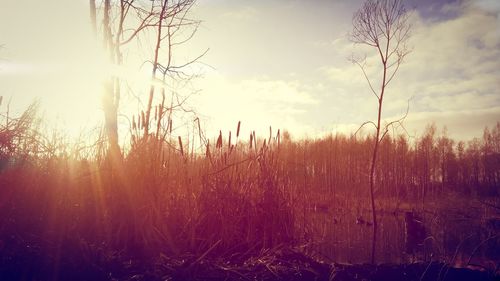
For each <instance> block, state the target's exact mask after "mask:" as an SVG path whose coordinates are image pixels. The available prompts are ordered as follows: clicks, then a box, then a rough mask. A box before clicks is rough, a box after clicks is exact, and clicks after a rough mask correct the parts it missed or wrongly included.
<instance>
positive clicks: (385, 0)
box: [351, 0, 410, 262]
mask: <svg viewBox="0 0 500 281" xmlns="http://www.w3.org/2000/svg"><path fill="white" fill-rule="evenodd" d="M409 31H410V25H409V23H408V13H407V10H406V9H405V7H404V5H403V1H401V0H368V1H366V2H365V3H364V4H363V6H362V7H361V8H360V9H359V10H358V11H357V12H356V13H355V14H354V18H353V31H352V33H351V40H352V41H353V42H354V43H357V44H364V45H367V46H369V47H373V48H374V49H375V50H376V52H377V54H378V56H379V57H380V62H381V65H382V70H381V71H382V80H381V81H380V82H381V83H380V88H379V89H376V88H375V86H374V84H373V83H372V81H371V80H370V78H369V77H368V75H367V72H366V70H365V64H364V59H362V60H359V59H354V58H353V60H352V61H353V62H354V63H356V64H357V65H358V66H359V67H360V68H361V70H362V71H363V75H364V77H365V78H366V81H367V82H368V85H369V87H370V90H371V92H372V93H373V95H374V96H375V97H376V98H377V103H378V106H377V107H378V114H377V121H376V122H373V121H369V122H366V123H365V124H372V125H374V127H375V131H376V132H375V138H374V140H373V142H374V145H373V153H372V157H371V159H372V160H371V167H370V174H369V181H370V198H371V205H372V218H373V226H374V227H373V245H372V262H374V261H375V241H376V232H377V216H376V210H375V198H374V185H375V182H374V180H375V169H376V161H377V156H378V152H379V145H380V142H381V141H382V139H383V138H384V136H385V135H386V134H387V133H388V130H389V128H390V127H391V126H393V125H395V124H401V122H402V121H403V119H404V117H403V118H402V119H399V120H396V121H393V122H390V123H388V124H386V125H385V126H383V127H382V125H381V118H382V106H383V101H384V95H385V93H386V89H387V86H388V85H389V83H390V82H391V81H392V80H393V78H394V76H395V75H396V73H397V71H398V69H399V67H400V65H401V63H402V62H403V59H404V58H405V56H406V55H407V54H408V53H409V49H408V48H407V46H406V42H407V40H408V38H409Z"/></svg>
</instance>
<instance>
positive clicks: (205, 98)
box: [193, 73, 317, 134]
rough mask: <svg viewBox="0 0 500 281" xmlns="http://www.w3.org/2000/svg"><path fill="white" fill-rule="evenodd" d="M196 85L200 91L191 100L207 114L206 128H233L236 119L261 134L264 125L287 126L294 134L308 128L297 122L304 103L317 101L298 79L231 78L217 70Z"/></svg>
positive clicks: (245, 127)
mask: <svg viewBox="0 0 500 281" xmlns="http://www.w3.org/2000/svg"><path fill="white" fill-rule="evenodd" d="M199 83H200V84H199V85H198V86H199V88H200V89H203V92H202V94H201V95H200V96H199V97H197V98H196V99H195V100H194V101H193V102H194V103H195V107H196V108H197V109H198V110H199V113H200V114H201V115H202V116H207V118H206V121H207V123H208V131H209V133H210V132H212V133H213V132H218V130H219V129H221V130H223V131H228V130H233V131H234V129H235V128H236V124H237V122H238V121H241V122H242V126H243V127H242V128H243V129H244V131H251V130H255V131H256V132H260V133H263V134H265V133H266V132H268V127H269V126H272V127H273V128H275V129H278V128H281V129H289V130H291V131H292V132H294V134H301V133H304V132H306V131H308V129H309V128H308V125H307V124H305V123H304V122H302V121H301V116H302V115H304V114H305V113H306V110H305V109H304V107H305V106H308V105H314V104H315V103H316V102H317V101H316V100H315V99H314V98H313V97H312V96H311V95H310V94H309V93H308V92H306V91H304V90H303V89H302V86H301V85H300V83H299V82H297V81H295V82H289V81H283V80H270V79H266V78H254V79H246V80H239V81H233V80H231V79H229V78H227V77H225V76H223V75H221V74H219V73H211V74H208V75H207V76H206V77H205V78H203V79H202V80H201V81H200V82H199Z"/></svg>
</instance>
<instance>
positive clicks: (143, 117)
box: [141, 110, 147, 128]
mask: <svg viewBox="0 0 500 281" xmlns="http://www.w3.org/2000/svg"><path fill="white" fill-rule="evenodd" d="M141 118H142V127H143V128H146V126H147V125H146V122H147V121H146V117H145V115H144V110H143V111H141Z"/></svg>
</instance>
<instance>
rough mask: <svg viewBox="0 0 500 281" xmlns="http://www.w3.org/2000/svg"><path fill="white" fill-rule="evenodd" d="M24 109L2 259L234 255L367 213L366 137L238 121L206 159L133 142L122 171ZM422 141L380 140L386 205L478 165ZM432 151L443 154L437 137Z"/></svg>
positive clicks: (3, 180)
mask: <svg viewBox="0 0 500 281" xmlns="http://www.w3.org/2000/svg"><path fill="white" fill-rule="evenodd" d="M31 110H33V109H31V108H30V109H28V111H27V112H26V113H25V114H23V115H22V116H21V117H20V118H18V119H15V120H14V119H11V120H10V121H9V122H7V124H9V125H8V126H5V127H2V129H1V134H0V136H2V139H1V141H2V142H1V148H0V151H1V153H2V154H1V159H0V160H1V161H2V163H4V164H3V166H2V167H1V171H0V187H1V188H0V214H1V215H0V241H1V243H0V247H1V248H2V249H1V250H2V251H3V253H5V255H4V256H6V257H7V256H10V257H16V256H19V257H30V262H31V263H33V264H36V265H44V264H51V265H53V266H56V265H57V264H60V263H64V262H68V259H75V258H77V259H81V260H83V261H86V262H87V263H90V264H92V263H95V262H102V263H105V262H106V261H107V260H108V259H110V257H113V256H114V257H116V256H127V257H130V256H134V257H140V258H143V259H147V258H151V257H157V256H159V255H166V256H182V255H186V254H188V253H189V254H192V255H194V256H197V257H219V258H228V259H232V260H238V259H244V258H245V257H248V256H251V255H253V254H255V253H258V252H260V251H262V250H263V249H269V248H273V247H277V246H278V245H282V244H286V245H297V244H301V243H306V242H308V241H309V239H310V237H311V235H312V234H311V232H312V231H313V230H312V227H313V226H311V223H310V220H309V219H308V213H309V212H310V211H311V210H312V209H319V208H327V209H329V210H340V209H342V210H347V211H349V212H353V213H361V212H363V210H364V208H365V207H364V206H368V205H367V204H366V202H368V192H367V184H368V181H367V171H368V165H369V161H368V160H369V154H370V143H371V137H370V136H367V137H364V138H358V139H356V138H353V137H346V136H343V135H335V136H328V137H324V138H321V139H316V140H301V141H292V140H291V138H290V136H289V134H288V133H284V134H280V131H277V132H273V131H272V129H271V128H270V133H269V136H266V137H265V138H259V137H258V136H256V135H255V133H253V132H252V133H251V134H250V135H249V137H248V139H246V138H245V139H244V138H243V137H242V134H241V128H240V126H241V124H240V123H238V126H237V130H236V132H227V133H224V134H223V133H222V132H220V134H219V136H218V138H216V139H214V140H212V141H210V140H207V141H206V142H205V145H204V148H203V151H204V153H199V152H196V151H195V150H194V149H189V148H190V147H192V143H191V144H190V143H189V141H188V140H187V139H185V138H184V139H183V138H180V137H177V138H176V137H173V136H172V135H171V134H164V136H165V137H164V138H158V137H143V138H140V137H137V138H135V139H134V141H133V142H132V144H131V148H130V150H129V151H128V152H127V153H125V155H124V157H123V160H122V165H120V166H119V167H117V166H116V165H114V164H113V162H112V161H109V159H107V158H106V157H105V155H104V152H105V148H104V147H103V145H102V144H103V141H98V142H96V144H95V145H93V146H90V147H86V148H82V147H74V146H73V147H72V146H69V145H67V144H65V143H62V142H61V140H60V139H58V138H53V139H50V138H49V139H47V138H46V137H43V136H41V135H40V134H37V133H36V130H32V129H33V127H32V126H31V125H29V126H27V125H26V122H27V123H28V124H33V122H32V121H33V120H34V118H33V117H29V118H28V117H26V116H34V115H33V113H32V111H31ZM30 118H31V119H30ZM16 120H17V121H16ZM30 120H31V121H30ZM167 124H170V128H171V121H168V122H167ZM12 128H14V129H12ZM158 128H160V126H159V125H158ZM12 130H14V133H12ZM166 130H168V127H166ZM155 135H156V136H158V135H161V134H155ZM420 144H421V143H420V142H417V143H416V144H415V145H414V147H415V148H412V147H413V146H412V144H411V143H409V142H408V140H407V139H406V138H404V137H399V138H390V137H388V138H386V139H385V140H384V142H383V143H382V144H381V161H380V163H382V164H380V166H379V167H377V182H379V183H380V184H379V185H378V190H377V192H379V194H380V195H381V196H380V197H379V198H381V199H382V200H381V202H382V203H381V204H385V205H384V206H380V207H381V209H382V210H383V209H384V208H385V209H388V208H396V207H397V205H396V203H395V202H396V201H406V202H410V203H412V204H413V203H414V202H415V201H418V200H416V199H418V198H420V197H421V196H423V193H422V192H421V190H420V187H421V185H422V184H423V183H426V184H428V187H429V190H428V193H427V196H429V194H430V195H433V196H438V195H439V194H445V192H449V191H462V190H463V189H462V188H461V187H460V186H458V184H459V183H461V182H460V181H452V179H457V177H451V176H448V177H443V176H442V175H439V173H454V171H455V172H456V171H458V170H460V169H466V168H467V167H469V164H470V163H472V164H473V163H474V162H471V161H473V160H474V159H475V158H473V156H474V155H475V154H474V153H472V152H473V150H472V149H474V146H472V145H471V148H467V147H466V148H465V152H467V151H469V150H470V153H469V154H467V153H465V154H464V155H461V156H453V157H452V156H450V155H451V154H450V155H448V158H446V159H448V160H446V159H444V158H443V159H442V160H443V161H448V162H438V164H436V165H431V163H432V160H431V158H425V155H427V154H426V153H427V152H426V151H424V150H423V149H424V148H423V145H420ZM429 149H430V150H429V151H430V152H432V151H434V152H436V151H437V152H439V151H442V150H440V149H438V142H434V141H432V142H431V143H430V147H429ZM454 151H455V149H452V150H451V151H450V153H455V152H454ZM424 152H425V153H424ZM437 152H436V153H434V154H432V153H430V154H429V155H431V156H432V155H438V156H439V155H440V154H437ZM453 155H454V154H453ZM495 155H496V156H495ZM431 156H428V157H431ZM486 156H488V159H490V158H491V157H497V156H498V154H493V153H490V154H487V155H485V157H486ZM432 157H434V156H432ZM460 157H461V158H460ZM19 159H22V161H21V160H19ZM440 159H441V158H440ZM479 160H480V159H479ZM488 161H489V162H482V163H483V164H482V165H486V164H487V163H492V161H490V160H488ZM494 163H496V162H494ZM388 164H390V165H389V166H388ZM445 164H446V165H447V166H446V165H445ZM443 165H445V166H446V167H445V168H443V167H444V166H443ZM471 167H474V166H471ZM482 169H483V171H490V172H491V171H493V175H491V174H487V173H485V172H483V173H481V174H480V176H481V178H479V180H481V179H484V183H485V185H484V186H486V183H488V182H494V181H495V180H498V177H499V175H500V170H499V166H498V165H496V166H495V165H491V164H490V165H489V166H483V168H482ZM457 173H458V172H457ZM492 177H493V178H492ZM495 177H496V178H495ZM458 178H460V177H458ZM464 180H465V179H464ZM464 182H465V181H464ZM467 182H469V181H467ZM444 186H446V187H444ZM482 186H483V185H478V186H476V187H474V188H476V189H477V190H481V188H482ZM484 186H483V187H484ZM488 188H490V187H488ZM497 189H498V186H497ZM495 192H498V190H497V191H495ZM476 194H478V195H479V194H480V193H479V192H476ZM384 198H385V199H388V200H383V199H384ZM395 199H396V200H395ZM20 249H21V250H20Z"/></svg>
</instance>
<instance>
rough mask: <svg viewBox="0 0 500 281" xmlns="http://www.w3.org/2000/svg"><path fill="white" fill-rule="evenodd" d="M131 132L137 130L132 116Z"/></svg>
mask: <svg viewBox="0 0 500 281" xmlns="http://www.w3.org/2000/svg"><path fill="white" fill-rule="evenodd" d="M132 130H134V131H135V130H137V124H136V123H135V116H134V115H132Z"/></svg>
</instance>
